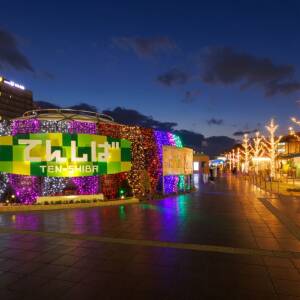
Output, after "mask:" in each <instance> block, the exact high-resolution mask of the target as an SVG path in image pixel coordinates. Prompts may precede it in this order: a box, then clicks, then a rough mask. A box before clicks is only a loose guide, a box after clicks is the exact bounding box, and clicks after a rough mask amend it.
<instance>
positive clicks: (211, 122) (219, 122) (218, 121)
mask: <svg viewBox="0 0 300 300" xmlns="http://www.w3.org/2000/svg"><path fill="white" fill-rule="evenodd" d="M223 123H224V120H222V119H215V118H211V119H209V120H207V124H208V125H209V126H211V125H218V126H219V125H222V124H223Z"/></svg>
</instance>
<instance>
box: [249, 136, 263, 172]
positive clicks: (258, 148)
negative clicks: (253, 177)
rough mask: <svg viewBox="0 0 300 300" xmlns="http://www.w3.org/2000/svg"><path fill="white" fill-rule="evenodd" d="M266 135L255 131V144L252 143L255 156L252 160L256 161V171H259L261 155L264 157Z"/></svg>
mask: <svg viewBox="0 0 300 300" xmlns="http://www.w3.org/2000/svg"><path fill="white" fill-rule="evenodd" d="M263 141H264V137H263V136H261V135H260V133H259V132H258V131H257V132H256V133H255V138H253V146H252V145H251V150H252V153H253V158H252V160H253V161H254V165H255V167H254V168H255V173H258V162H259V157H262V155H263V153H264V148H265V146H266V145H265V143H264V142H263Z"/></svg>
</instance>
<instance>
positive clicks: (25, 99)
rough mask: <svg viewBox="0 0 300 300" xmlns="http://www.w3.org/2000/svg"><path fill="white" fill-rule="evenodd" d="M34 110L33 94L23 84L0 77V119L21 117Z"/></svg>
mask: <svg viewBox="0 0 300 300" xmlns="http://www.w3.org/2000/svg"><path fill="white" fill-rule="evenodd" d="M32 109H33V99H32V92H31V91H29V90H27V89H26V88H25V87H24V86H23V85H21V84H18V83H16V82H13V81H10V80H7V79H6V78H4V77H0V119H11V118H16V117H20V116H22V114H23V113H24V112H26V111H28V110H32Z"/></svg>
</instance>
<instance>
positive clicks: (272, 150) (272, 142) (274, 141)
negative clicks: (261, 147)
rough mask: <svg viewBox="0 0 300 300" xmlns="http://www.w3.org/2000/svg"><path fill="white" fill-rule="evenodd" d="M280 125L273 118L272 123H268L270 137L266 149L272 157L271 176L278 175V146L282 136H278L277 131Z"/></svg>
mask: <svg viewBox="0 0 300 300" xmlns="http://www.w3.org/2000/svg"><path fill="white" fill-rule="evenodd" d="M278 127H279V125H278V124H275V121H274V119H271V121H270V123H269V124H268V125H266V129H267V131H268V133H269V136H268V139H266V142H265V144H266V147H265V148H266V150H267V154H268V156H269V157H270V177H271V178H274V177H276V158H277V155H278V153H277V147H278V143H279V142H280V140H281V138H282V136H279V137H278V138H277V137H276V135H275V133H276V131H277V129H278Z"/></svg>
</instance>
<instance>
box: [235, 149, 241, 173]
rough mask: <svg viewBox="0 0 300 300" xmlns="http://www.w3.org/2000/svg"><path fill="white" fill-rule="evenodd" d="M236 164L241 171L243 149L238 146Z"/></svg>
mask: <svg viewBox="0 0 300 300" xmlns="http://www.w3.org/2000/svg"><path fill="white" fill-rule="evenodd" d="M236 166H237V170H238V171H240V169H241V149H240V147H238V148H237V153H236Z"/></svg>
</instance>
